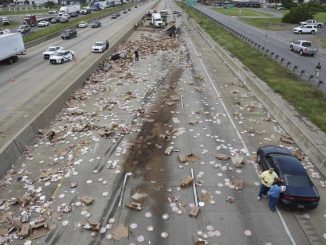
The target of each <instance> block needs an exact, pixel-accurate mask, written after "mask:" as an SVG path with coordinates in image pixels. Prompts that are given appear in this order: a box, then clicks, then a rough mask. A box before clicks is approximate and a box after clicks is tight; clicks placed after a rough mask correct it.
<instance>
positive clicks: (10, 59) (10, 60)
mask: <svg viewBox="0 0 326 245" xmlns="http://www.w3.org/2000/svg"><path fill="white" fill-rule="evenodd" d="M7 63H8V64H9V65H11V64H12V63H14V61H13V59H12V57H10V58H9V59H8V60H7Z"/></svg>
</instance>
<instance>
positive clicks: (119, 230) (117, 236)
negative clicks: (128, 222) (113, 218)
mask: <svg viewBox="0 0 326 245" xmlns="http://www.w3.org/2000/svg"><path fill="white" fill-rule="evenodd" d="M112 234H113V239H114V240H117V241H119V240H121V238H124V237H128V227H125V226H124V225H123V224H119V225H118V226H117V227H116V228H115V229H114V231H113V232H112Z"/></svg>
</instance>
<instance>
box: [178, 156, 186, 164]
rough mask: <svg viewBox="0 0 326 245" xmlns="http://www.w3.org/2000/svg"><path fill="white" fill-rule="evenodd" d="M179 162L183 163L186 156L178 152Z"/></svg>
mask: <svg viewBox="0 0 326 245" xmlns="http://www.w3.org/2000/svg"><path fill="white" fill-rule="evenodd" d="M178 159H179V162H181V163H184V162H186V161H187V157H186V155H184V154H179V156H178Z"/></svg>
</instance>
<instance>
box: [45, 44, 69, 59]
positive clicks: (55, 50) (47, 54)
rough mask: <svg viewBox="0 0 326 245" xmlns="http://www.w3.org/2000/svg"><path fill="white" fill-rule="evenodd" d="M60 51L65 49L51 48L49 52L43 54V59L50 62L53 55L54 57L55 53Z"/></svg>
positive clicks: (48, 49) (60, 47)
mask: <svg viewBox="0 0 326 245" xmlns="http://www.w3.org/2000/svg"><path fill="white" fill-rule="evenodd" d="M59 50H64V48H63V47H62V46H50V47H48V48H47V50H45V51H44V52H43V58H44V59H45V60H48V59H49V58H50V56H51V55H53V54H54V53H55V52H57V51H59Z"/></svg>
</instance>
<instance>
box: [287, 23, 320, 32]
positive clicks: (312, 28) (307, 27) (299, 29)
mask: <svg viewBox="0 0 326 245" xmlns="http://www.w3.org/2000/svg"><path fill="white" fill-rule="evenodd" d="M317 31H318V30H317V27H316V26H313V25H305V26H298V27H295V28H293V32H294V33H297V34H302V33H310V34H315V33H316V32H317Z"/></svg>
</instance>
